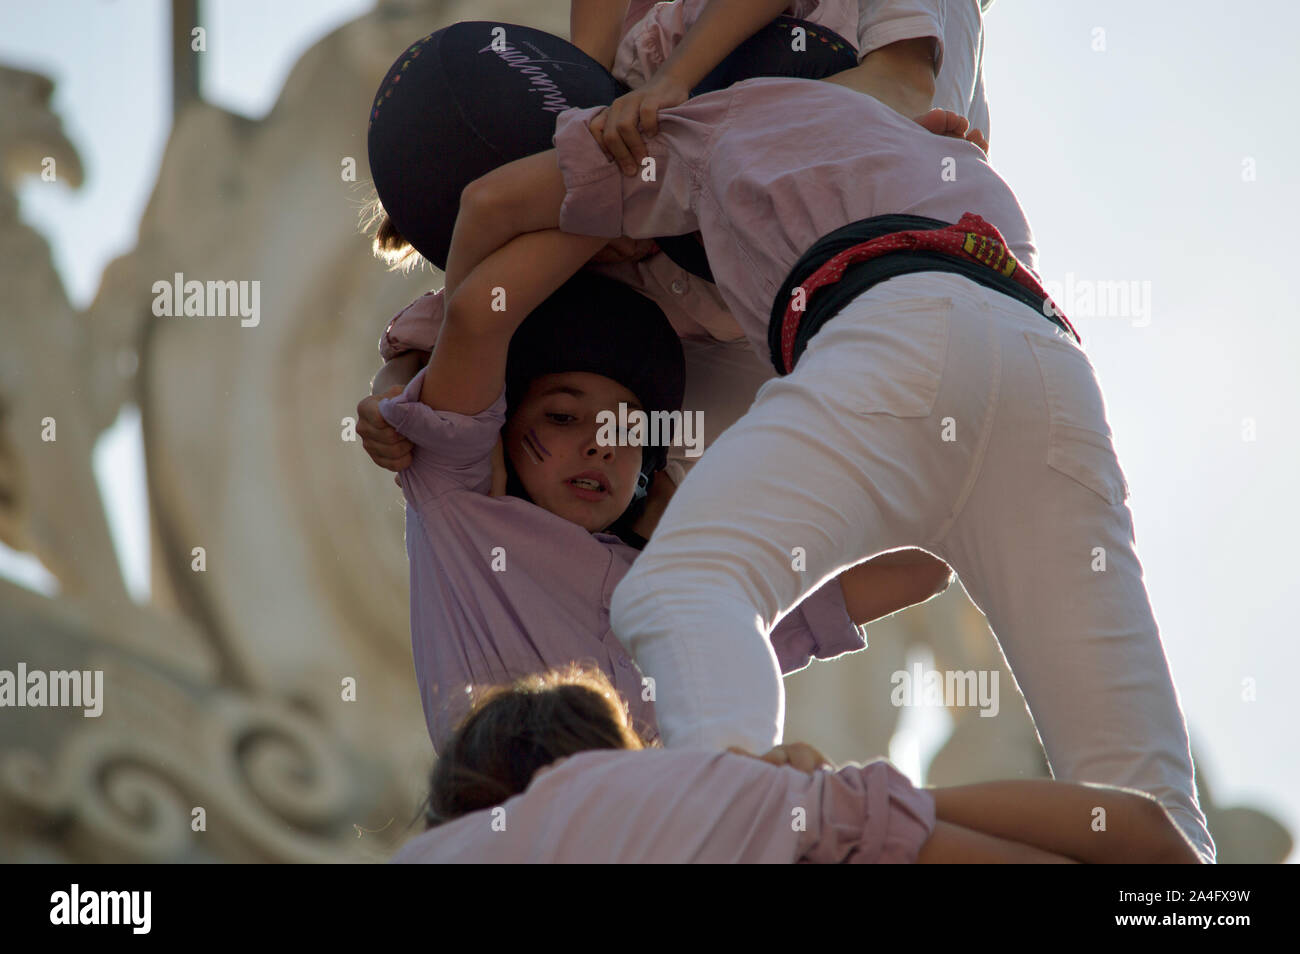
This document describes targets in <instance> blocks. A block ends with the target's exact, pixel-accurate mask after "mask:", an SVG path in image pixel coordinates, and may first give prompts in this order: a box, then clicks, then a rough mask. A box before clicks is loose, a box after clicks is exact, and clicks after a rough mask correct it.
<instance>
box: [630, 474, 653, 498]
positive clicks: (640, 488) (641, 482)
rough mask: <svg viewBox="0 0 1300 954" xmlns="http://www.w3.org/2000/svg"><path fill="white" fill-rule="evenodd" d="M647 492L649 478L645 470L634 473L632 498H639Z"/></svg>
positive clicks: (648, 490) (648, 489)
mask: <svg viewBox="0 0 1300 954" xmlns="http://www.w3.org/2000/svg"><path fill="white" fill-rule="evenodd" d="M648 493H650V478H649V477H648V476H646V472H645V471H644V470H643V471H640V472H639V473H638V474H637V475H636V490H634V491H633V492H632V499H633V500H640V499H641V498H643V497H645V496H646V495H647V494H648Z"/></svg>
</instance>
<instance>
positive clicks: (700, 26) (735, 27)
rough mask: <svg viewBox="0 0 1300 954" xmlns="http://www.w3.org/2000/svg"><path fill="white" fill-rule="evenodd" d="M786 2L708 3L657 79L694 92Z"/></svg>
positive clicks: (712, 0) (722, 0)
mask: <svg viewBox="0 0 1300 954" xmlns="http://www.w3.org/2000/svg"><path fill="white" fill-rule="evenodd" d="M787 3H788V0H710V3H709V5H708V6H707V7H705V8H704V12H703V13H701V14H700V18H699V19H698V20H696V21H695V23H694V25H692V26H691V28H690V29H689V30H688V31H687V32H686V36H684V37H683V38H682V42H681V43H679V44H678V45H677V48H676V49H674V50H673V52H672V55H671V56H669V57H668V59H667V60H666V61H665V62H664V65H663V66H662V67H661V68H660V70H659V73H657V74H656V76H663V77H664V78H665V79H669V78H671V79H672V80H674V81H676V82H678V83H680V84H681V85H682V86H683V87H685V88H686V89H688V90H690V89H694V88H695V86H696V85H698V84H699V82H700V80H702V79H704V77H706V76H708V75H709V72H710V71H711V70H712V69H713V68H714V67H715V66H717V65H718V64H719V63H721V62H722V61H723V60H724V59H726V57H727V56H728V55H729V54H730V53H731V52H732V51H733V50H734V49H735V48H736V47H738V46H740V44H741V43H743V42H744V41H745V40H747V39H749V38H750V37H751V36H753V35H754V34H755V33H757V32H758V31H759V30H760V29H761V28H762V27H764V26H766V25H767V24H769V23H771V22H772V21H773V20H775V19H776V18H777V17H778V16H779V15H780V13H781V11H782V10H784V9H785V8H786V6H787Z"/></svg>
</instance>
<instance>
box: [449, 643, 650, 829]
mask: <svg viewBox="0 0 1300 954" xmlns="http://www.w3.org/2000/svg"><path fill="white" fill-rule="evenodd" d="M642 747H643V745H642V742H641V739H640V737H639V736H638V735H637V734H636V732H634V731H633V729H632V727H631V725H630V724H629V721H628V714H627V704H626V703H625V702H624V701H623V700H622V698H621V697H620V696H619V694H618V692H617V690H615V689H614V687H613V686H612V685H611V684H610V682H609V680H608V679H607V678H606V677H605V675H604V674H603V673H601V672H600V671H599V670H591V669H584V668H581V667H578V666H570V667H569V668H567V669H564V670H552V671H550V672H545V673H540V674H538V675H534V676H526V677H524V678H522V679H519V680H517V681H516V682H514V683H512V684H510V685H507V686H497V687H494V688H492V689H490V690H488V692H487V693H486V694H485V695H484V696H483V697H482V698H480V699H479V701H478V702H477V703H476V704H475V706H474V708H473V709H472V710H471V711H470V713H469V715H467V716H466V717H465V718H464V719H463V720H462V721H461V723H460V725H459V726H458V727H457V729H456V732H455V734H453V735H452V738H451V740H450V742H449V743H448V744H447V746H446V748H445V751H444V752H443V753H442V754H441V755H440V756H439V757H438V761H437V762H436V763H435V764H434V767H433V773H432V776H431V778H430V784H429V788H430V792H429V800H428V802H427V806H426V811H425V819H426V821H427V823H428V826H429V827H430V828H432V827H433V826H435V825H439V824H442V823H443V822H448V821H451V820H453V819H455V818H459V817H460V816H462V815H467V814H469V813H470V812H475V811H481V810H483V809H485V808H491V807H493V806H496V805H500V804H501V803H502V802H504V801H505V800H506V799H508V798H510V797H511V796H513V795H518V794H519V793H520V792H523V791H524V790H525V789H526V788H528V786H529V784H530V783H531V782H532V779H533V775H534V774H535V773H536V772H537V771H538V770H539V769H542V768H545V767H546V766H548V765H550V764H552V763H553V762H555V761H557V760H559V759H562V758H565V757H567V756H570V755H576V754H577V753H579V752H587V751H592V750H598V749H640V748H642Z"/></svg>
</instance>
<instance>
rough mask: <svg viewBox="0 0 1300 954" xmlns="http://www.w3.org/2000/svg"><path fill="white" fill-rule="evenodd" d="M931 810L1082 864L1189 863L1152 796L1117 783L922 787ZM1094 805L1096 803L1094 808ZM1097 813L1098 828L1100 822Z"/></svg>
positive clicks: (1188, 850)
mask: <svg viewBox="0 0 1300 954" xmlns="http://www.w3.org/2000/svg"><path fill="white" fill-rule="evenodd" d="M930 792H931V794H932V795H933V796H934V800H935V813H936V816H937V817H938V818H939V819H940V820H941V821H945V822H950V823H952V824H954V825H960V826H962V827H964V828H970V829H974V830H975V831H979V832H983V833H985V834H987V835H992V836H994V837H996V838H1003V839H1008V840H1011V841H1016V842H1021V843H1024V844H1027V845H1032V846H1033V847H1035V848H1039V849H1042V850H1043V851H1048V852H1052V853H1053V854H1057V855H1064V856H1065V857H1067V858H1072V859H1074V860H1076V861H1081V862H1085V863H1089V864H1195V863H1197V861H1198V859H1197V857H1196V854H1195V852H1194V851H1193V850H1192V847H1191V845H1189V844H1188V843H1187V841H1186V839H1185V838H1184V837H1183V836H1182V834H1181V833H1180V832H1179V831H1178V829H1177V828H1176V827H1175V826H1174V824H1173V822H1172V821H1170V819H1169V817H1168V814H1167V813H1166V812H1165V810H1164V809H1163V808H1162V807H1161V806H1160V804H1159V803H1158V802H1156V801H1155V800H1154V799H1152V798H1149V797H1147V796H1144V795H1141V794H1138V793H1134V792H1126V791H1123V790H1120V789H1115V788H1110V787H1104V786H1094V785H1080V784H1074V783H1069V782H1056V781H1049V780H1046V779H1023V780H1015V781H1004V782H984V783H981V784H978V785H959V786H954V787H951V788H935V789H930ZM1098 809H1101V810H1103V811H1104V814H1103V813H1102V812H1099V811H1098ZM1103 819H1104V823H1105V828H1104V829H1102V828H1101V827H1100V822H1101V821H1102V820H1103Z"/></svg>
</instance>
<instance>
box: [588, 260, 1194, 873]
mask: <svg viewBox="0 0 1300 954" xmlns="http://www.w3.org/2000/svg"><path fill="white" fill-rule="evenodd" d="M707 423H708V422H707V421H706V425H707ZM1127 497H1128V487H1127V484H1126V483H1125V480H1124V475H1123V473H1122V471H1121V469H1120V466H1119V462H1118V461H1117V459H1116V456H1115V452H1114V449H1113V446H1112V442H1111V436H1110V427H1109V425H1108V424H1107V422H1106V415H1105V408H1104V405H1103V401H1102V396H1101V391H1100V389H1099V387H1098V384H1097V380H1096V376H1095V374H1094V372H1093V369H1092V365H1091V363H1090V362H1089V361H1088V358H1087V356H1086V355H1085V354H1084V352H1083V351H1082V350H1081V349H1080V348H1079V347H1078V346H1077V345H1076V344H1075V343H1074V341H1073V340H1072V339H1071V338H1069V337H1068V336H1067V335H1066V334H1065V333H1064V332H1061V331H1059V330H1058V329H1057V328H1056V327H1055V326H1054V325H1053V324H1051V323H1050V322H1048V321H1047V320H1046V319H1045V318H1044V317H1043V316H1042V315H1041V314H1039V313H1037V312H1036V311H1035V310H1034V309H1032V308H1030V307H1027V306H1026V305H1024V304H1021V303H1019V302H1016V301H1014V300H1013V299H1011V298H1008V297H1007V296H1005V295H1003V294H1001V293H998V292H994V291H991V290H988V289H986V288H984V287H982V286H980V285H977V284H975V283H974V282H971V281H969V280H967V279H964V278H961V277H958V276H954V275H948V274H941V273H933V272H931V273H923V274H915V275H906V276H902V277H899V278H895V279H892V280H890V281H887V282H883V283H881V284H880V285H877V286H876V287H875V288H873V289H871V290H870V291H869V292H867V293H865V294H864V295H862V296H860V297H859V298H857V299H856V300H854V301H853V302H852V303H851V304H850V305H849V306H848V307H847V308H845V309H844V311H842V312H841V313H840V314H838V315H837V316H836V317H835V318H833V319H832V320H831V321H829V322H828V323H827V324H825V325H824V326H823V327H822V329H821V330H820V331H819V332H818V333H817V334H816V335H815V336H814V337H813V339H812V341H811V342H810V344H809V347H808V349H807V351H806V352H805V353H804V354H803V356H802V357H801V358H800V359H799V362H798V365H797V366H796V368H795V370H794V372H793V373H791V374H789V375H787V376H785V377H781V378H774V379H772V380H771V381H769V382H768V383H766V384H765V385H763V387H762V388H760V390H759V392H758V396H757V398H756V399H755V401H754V404H753V406H752V407H751V409H750V410H749V412H748V413H747V414H746V415H745V416H744V417H742V418H741V419H740V420H739V421H738V422H736V423H735V424H734V425H733V426H732V427H731V428H729V429H728V430H727V432H726V433H725V434H723V435H722V436H721V437H720V438H718V439H717V440H716V442H715V443H713V445H712V446H711V447H710V449H709V452H708V453H707V454H705V455H704V456H703V457H702V458H700V460H699V461H698V463H696V465H695V466H694V468H692V470H691V473H690V475H689V476H688V477H687V478H686V480H685V482H684V483H683V484H682V486H681V488H680V489H679V490H678V492H677V494H676V495H675V496H674V498H673V500H672V502H671V503H670V505H669V507H668V509H667V511H666V513H665V514H664V517H663V519H662V520H661V522H660V523H659V526H658V528H657V529H656V531H655V533H654V536H653V538H652V539H651V541H650V543H649V545H648V546H647V547H646V548H645V550H644V551H643V552H642V554H641V556H640V557H639V558H638V559H637V560H636V562H635V563H634V564H633V565H632V569H631V571H630V572H629V573H628V574H627V576H626V577H624V579H623V581H622V582H621V584H620V585H619V586H618V588H617V590H616V591H615V593H614V597H613V601H612V604H611V608H610V613H611V624H612V626H613V628H614V632H615V634H616V635H617V636H618V637H619V638H620V639H621V640H622V641H623V643H624V644H625V645H626V646H627V648H628V649H629V651H630V652H631V653H632V654H633V655H634V657H635V658H636V660H637V663H638V664H639V665H640V667H641V669H642V671H643V672H644V673H645V674H646V675H647V676H650V677H652V678H653V679H654V686H655V693H656V696H655V698H656V711H657V716H658V721H659V726H660V731H661V733H662V735H663V739H664V742H665V744H666V745H669V746H698V747H708V748H725V747H726V746H730V745H740V746H743V747H745V748H747V749H749V750H751V751H755V752H763V751H766V750H767V749H768V748H770V747H771V746H772V745H775V744H777V743H779V742H780V740H781V734H782V724H783V721H784V704H785V700H784V693H783V688H782V683H781V674H780V669H779V667H778V665H777V662H776V658H775V656H774V654H773V652H772V648H771V645H770V643H769V642H768V640H767V635H768V633H769V632H770V631H771V628H772V627H773V626H774V625H775V624H776V623H777V622H778V621H779V620H780V618H781V617H782V616H784V615H785V614H786V613H788V612H789V611H790V610H791V609H792V608H794V607H795V606H796V605H798V603H799V602H800V601H801V600H802V599H803V597H804V596H806V595H807V594H808V593H809V592H811V591H812V590H814V589H816V588H817V587H818V586H819V585H821V583H822V582H823V581H825V580H827V579H829V578H830V577H832V576H835V575H837V574H838V573H839V571H840V570H841V569H843V568H845V567H847V566H850V565H853V564H855V563H858V562H860V561H862V560H864V559H866V558H868V557H871V556H874V555H875V554H878V553H880V552H882V551H886V550H891V549H896V548H899V547H905V546H919V547H922V548H924V549H926V550H928V551H930V552H932V553H934V554H935V555H936V556H938V557H940V558H941V559H943V560H945V561H947V563H948V564H949V565H950V566H951V567H952V568H953V569H954V570H956V572H957V574H958V576H959V577H960V579H961V582H962V584H963V586H964V587H965V589H966V592H967V593H968V594H969V595H970V597H971V599H972V600H973V601H974V602H975V604H976V605H977V606H979V607H980V609H981V610H983V612H984V614H985V616H986V617H987V618H988V621H989V625H990V627H991V628H992V630H993V632H994V634H995V635H996V637H997V639H998V642H999V645H1000V646H1001V648H1002V651H1003V652H1004V654H1005V656H1006V659H1007V663H1008V664H1009V666H1010V668H1011V671H1012V672H1013V673H1014V675H1015V678H1016V681H1017V683H1018V684H1019V686H1020V689H1021V690H1022V691H1023V693H1024V696H1025V699H1026V701H1027V702H1028V704H1029V709H1030V713H1031V715H1032V716H1033V719H1034V722H1035V725H1036V726H1037V729H1038V733H1039V737H1040V739H1041V741H1042V744H1043V748H1044V751H1045V752H1046V754H1047V758H1048V761H1049V763H1050V765H1051V767H1052V771H1053V774H1054V775H1055V776H1056V777H1058V778H1061V779H1064V780H1068V781H1090V782H1100V783H1105V784H1112V785H1121V786H1127V787H1131V788H1136V789H1140V790H1142V791H1145V792H1148V793H1150V794H1151V795H1153V796H1155V797H1156V798H1158V799H1159V800H1160V801H1161V802H1162V803H1163V804H1164V805H1165V807H1166V808H1167V809H1168V810H1169V812H1170V813H1171V815H1172V816H1173V818H1174V820H1175V821H1176V822H1177V823H1178V825H1179V826H1180V827H1181V828H1182V830H1183V831H1184V832H1186V833H1187V835H1188V836H1189V837H1190V838H1191V839H1192V841H1193V843H1194V844H1195V845H1196V846H1197V849H1198V851H1200V852H1202V854H1203V856H1204V857H1206V858H1207V859H1212V858H1213V851H1214V847H1213V842H1212V840H1211V838H1210V835H1209V832H1208V831H1207V830H1206V827H1205V816H1204V814H1203V813H1202V812H1201V809H1200V806H1199V805H1198V803H1197V799H1196V792H1195V786H1194V783H1193V774H1192V762H1191V752H1190V748H1189V744H1188V737H1187V727H1186V723H1185V721H1184V719H1183V714H1182V710H1181V708H1180V706H1179V701H1178V694H1177V692H1176V690H1175V689H1174V685H1173V681H1172V679H1171V677H1170V673H1169V666H1168V663H1167V661H1166V659H1165V654H1164V649H1163V646H1162V644H1161V641H1160V633H1159V630H1158V628H1157V625H1156V621H1155V617H1154V615H1153V613H1152V610H1151V605H1150V602H1149V600H1148V597H1147V593H1146V589H1145V586H1144V585H1143V581H1142V566H1141V564H1140V563H1139V561H1138V557H1137V552H1136V549H1135V545H1134V537H1133V520H1132V515H1131V513H1130V511H1129V509H1128V506H1127V504H1126V503H1125V501H1126V499H1127ZM796 567H798V569H796Z"/></svg>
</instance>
